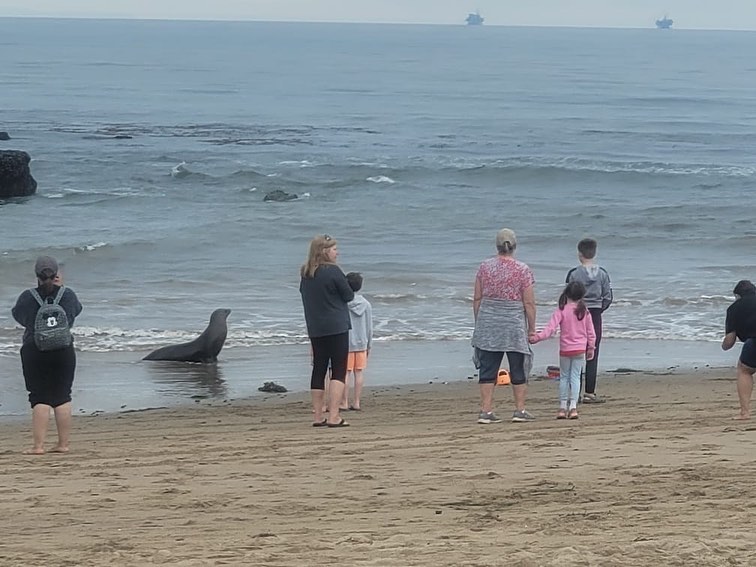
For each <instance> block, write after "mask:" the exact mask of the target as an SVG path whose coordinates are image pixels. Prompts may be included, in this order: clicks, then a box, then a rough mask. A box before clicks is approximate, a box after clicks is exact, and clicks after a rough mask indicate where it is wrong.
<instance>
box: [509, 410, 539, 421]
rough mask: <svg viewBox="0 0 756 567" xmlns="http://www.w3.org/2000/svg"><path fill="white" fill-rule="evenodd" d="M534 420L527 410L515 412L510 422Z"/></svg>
mask: <svg viewBox="0 0 756 567" xmlns="http://www.w3.org/2000/svg"><path fill="white" fill-rule="evenodd" d="M534 419H535V416H534V415H533V414H532V413H530V412H529V411H527V410H522V411H516V412H514V413H513V414H512V421H515V422H522V421H533V420H534Z"/></svg>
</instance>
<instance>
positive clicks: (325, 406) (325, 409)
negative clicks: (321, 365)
mask: <svg viewBox="0 0 756 567" xmlns="http://www.w3.org/2000/svg"><path fill="white" fill-rule="evenodd" d="M330 387H331V369H330V368H329V369H328V372H327V373H326V378H325V390H324V394H323V407H322V408H321V410H322V412H323V413H327V412H328V404H327V401H326V400H328V392H329V389H330Z"/></svg>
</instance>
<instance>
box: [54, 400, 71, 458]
mask: <svg viewBox="0 0 756 567" xmlns="http://www.w3.org/2000/svg"><path fill="white" fill-rule="evenodd" d="M54 411H55V426H56V427H57V429H58V444H57V445H55V447H53V448H52V452H53V453H68V442H69V440H70V439H71V421H72V420H71V402H68V403H65V404H62V405H60V406H58V407H56V408H55V409H54Z"/></svg>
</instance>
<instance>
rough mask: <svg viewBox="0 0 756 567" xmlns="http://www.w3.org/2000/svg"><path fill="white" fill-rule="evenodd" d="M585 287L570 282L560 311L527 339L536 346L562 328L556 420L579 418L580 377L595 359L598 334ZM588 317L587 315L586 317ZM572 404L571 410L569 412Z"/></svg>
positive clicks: (562, 298) (562, 296) (561, 299)
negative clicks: (591, 360)
mask: <svg viewBox="0 0 756 567" xmlns="http://www.w3.org/2000/svg"><path fill="white" fill-rule="evenodd" d="M583 297H585V286H584V285H583V284H582V283H580V282H571V283H568V284H567V286H566V287H565V288H564V291H563V292H562V295H560V296H559V309H557V310H556V311H554V314H553V315H552V316H551V319H550V320H549V324H548V325H546V328H545V329H543V330H542V331H540V332H538V333H533V334H531V335H530V336H529V337H528V340H529V342H531V343H537V342H539V341H542V340H544V339H548V338H549V337H550V336H552V335H553V334H554V333H555V332H556V330H557V329H559V370H560V372H559V412H558V413H557V419H567V418H569V419H577V418H578V412H577V400H578V396H579V395H580V374H581V372H582V371H583V366H584V365H585V361H586V360H590V359H591V358H593V352H594V349H595V347H596V332H595V331H594V329H593V320H592V319H591V317H590V315H588V308H587V307H586V306H585V303H584V302H583ZM586 315H588V316H586ZM568 404H569V411H568Z"/></svg>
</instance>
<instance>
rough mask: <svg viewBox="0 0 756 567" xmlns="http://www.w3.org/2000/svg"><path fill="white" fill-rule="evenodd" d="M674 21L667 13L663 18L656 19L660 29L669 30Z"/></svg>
mask: <svg viewBox="0 0 756 567" xmlns="http://www.w3.org/2000/svg"><path fill="white" fill-rule="evenodd" d="M673 23H674V22H673V21H672V20H671V19H670V18H669V17H668V16H667V14H664V17H663V18H662V19H661V20H656V27H657V28H659V29H660V30H668V29H669V28H671V27H672V24H673Z"/></svg>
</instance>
